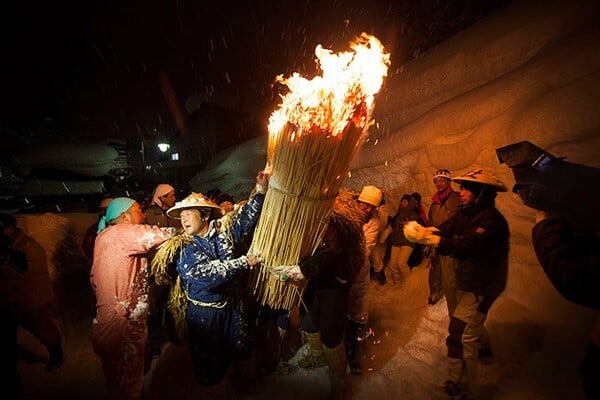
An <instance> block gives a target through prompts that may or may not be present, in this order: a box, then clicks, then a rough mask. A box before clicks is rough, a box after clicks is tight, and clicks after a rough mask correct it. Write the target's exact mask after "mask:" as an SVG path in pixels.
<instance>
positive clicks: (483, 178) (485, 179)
mask: <svg viewBox="0 0 600 400" xmlns="http://www.w3.org/2000/svg"><path fill="white" fill-rule="evenodd" d="M452 181H453V182H457V183H459V184H460V183H462V182H475V183H479V184H482V185H487V186H490V187H491V188H492V189H493V190H495V191H496V192H506V191H507V190H508V189H507V188H506V186H504V183H502V181H500V179H498V178H497V177H496V175H494V173H493V172H492V171H490V170H489V169H486V168H480V167H475V168H472V169H470V170H469V171H467V172H465V173H464V174H462V175H460V176H457V177H456V178H452Z"/></svg>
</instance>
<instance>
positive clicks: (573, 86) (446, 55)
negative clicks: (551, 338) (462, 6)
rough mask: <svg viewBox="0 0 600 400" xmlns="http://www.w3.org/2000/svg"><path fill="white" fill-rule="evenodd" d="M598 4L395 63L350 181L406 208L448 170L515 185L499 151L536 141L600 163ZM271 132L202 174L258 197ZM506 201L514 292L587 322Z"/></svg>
mask: <svg viewBox="0 0 600 400" xmlns="http://www.w3.org/2000/svg"><path fill="white" fill-rule="evenodd" d="M599 9H600V7H599V5H598V3H594V2H591V1H590V2H588V1H573V2H565V1H551V2H544V3H543V4H542V3H539V2H536V1H523V2H515V3H513V4H510V5H508V6H507V7H505V8H503V9H501V10H499V11H498V12H496V13H494V14H492V15H490V16H489V17H487V18H486V19H483V20H481V21H480V22H478V23H476V24H474V25H473V26H471V27H470V28H468V29H467V30H465V31H463V32H461V33H459V34H458V35H456V36H455V37H453V38H451V39H449V40H447V41H445V42H443V43H442V44H440V45H439V46H437V47H436V48H433V49H431V50H429V51H428V52H426V53H424V54H423V56H422V57H421V58H419V59H417V60H412V61H410V62H409V63H407V64H405V65H402V66H397V65H393V54H392V68H391V69H390V76H389V77H388V78H387V80H386V83H385V85H386V86H385V87H384V89H383V90H382V92H381V93H380V94H379V96H378V98H377V103H376V107H375V120H376V124H375V125H374V126H373V128H372V129H371V130H370V132H369V138H368V139H367V140H366V142H365V143H364V145H363V146H362V147H361V149H360V151H359V153H358V154H357V156H356V157H355V159H354V160H353V163H352V166H351V172H350V174H349V177H348V178H347V179H346V180H345V182H344V186H346V187H350V188H355V189H360V188H361V187H362V186H363V185H366V184H370V185H373V184H374V185H377V186H379V187H382V188H383V189H384V191H385V192H386V199H387V202H388V204H387V207H389V208H390V210H388V211H390V212H394V211H395V208H396V207H397V204H398V201H399V199H400V197H401V196H402V194H403V193H406V192H413V191H418V192H420V193H421V194H422V195H423V199H424V206H425V207H426V208H427V207H429V203H430V199H431V196H432V195H433V193H434V186H433V183H432V180H431V176H432V174H433V172H434V171H435V170H436V169H439V168H448V169H450V170H452V171H453V173H454V174H460V173H461V172H464V171H466V170H467V169H469V168H471V167H472V166H475V165H479V166H484V167H488V168H491V169H492V170H493V171H494V172H495V173H496V174H497V176H498V177H499V178H500V179H502V180H503V181H504V183H505V184H506V185H507V186H508V187H512V185H513V184H514V178H513V175H512V173H511V171H510V169H509V168H508V167H506V165H504V164H499V162H498V158H497V156H496V153H495V150H496V149H497V148H499V147H503V146H506V145H508V144H511V143H515V142H519V141H522V140H529V141H531V142H533V143H534V144H536V145H538V146H540V147H542V148H544V149H546V150H547V151H549V152H550V153H552V154H554V155H556V156H567V157H568V160H569V161H572V162H576V163H581V164H585V165H590V166H595V167H600V157H599V156H600V151H599V150H598V149H599V148H600V147H599V145H600V134H599V132H600V102H599V101H598V99H599V98H600V51H599V50H600V45H599V43H600V30H599V29H598V25H597V21H598V20H599V18H600V10H599ZM265 147H266V138H264V137H263V138H258V139H253V140H251V141H248V142H246V143H244V144H242V145H240V146H237V147H235V148H232V149H230V150H229V151H227V152H224V153H223V154H221V156H220V157H219V158H218V159H217V160H215V161H214V162H213V163H212V164H211V165H210V166H209V167H208V168H207V169H205V170H204V171H202V172H201V173H199V174H198V175H197V176H196V177H195V178H194V179H193V180H192V187H193V188H194V190H197V191H206V190H208V189H210V188H213V187H218V188H221V189H222V190H223V191H226V192H230V193H232V194H233V195H234V196H236V198H238V199H239V198H243V197H245V196H247V194H248V192H249V190H250V189H251V188H252V186H253V181H254V176H255V174H256V171H258V170H260V169H261V168H262V166H263V164H264V160H265ZM497 206H498V208H499V209H500V211H501V212H502V213H503V214H504V215H505V216H506V218H507V219H508V222H509V225H510V229H511V250H510V275H509V283H508V287H507V290H506V292H505V293H504V295H503V296H507V297H509V298H511V299H512V300H514V301H516V302H518V303H519V304H521V305H523V306H524V307H526V308H528V309H530V310H532V311H533V312H534V313H535V314H536V315H537V316H538V317H539V319H540V320H542V321H543V320H547V321H553V322H557V323H560V324H561V325H563V324H564V325H576V326H579V327H581V329H582V330H586V329H587V328H586V326H589V319H590V313H589V312H588V311H587V310H585V309H584V308H583V307H579V306H576V305H573V304H571V303H569V302H567V301H565V300H563V299H562V298H561V297H560V295H558V293H557V292H556V291H555V290H554V289H553V288H552V286H551V285H550V283H549V281H548V280H547V278H546V277H545V275H544V273H543V271H542V270H541V268H540V267H539V265H538V263H537V260H536V258H535V254H534V252H533V249H532V247H531V236H530V232H531V228H532V227H533V225H534V223H535V212H534V210H532V209H530V208H528V207H526V206H524V205H523V204H522V202H521V200H520V198H519V197H518V196H517V195H516V194H512V193H510V192H508V193H502V194H500V195H499V196H498V199H497Z"/></svg>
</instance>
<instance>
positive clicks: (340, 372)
mask: <svg viewBox="0 0 600 400" xmlns="http://www.w3.org/2000/svg"><path fill="white" fill-rule="evenodd" d="M323 353H324V354H325V358H326V359H327V365H328V366H329V381H330V382H331V392H330V395H329V398H330V399H331V400H348V399H351V398H352V391H351V389H350V385H349V384H348V378H347V375H346V353H345V351H344V344H343V343H340V344H338V345H337V346H336V347H334V348H332V349H330V348H329V347H327V346H323Z"/></svg>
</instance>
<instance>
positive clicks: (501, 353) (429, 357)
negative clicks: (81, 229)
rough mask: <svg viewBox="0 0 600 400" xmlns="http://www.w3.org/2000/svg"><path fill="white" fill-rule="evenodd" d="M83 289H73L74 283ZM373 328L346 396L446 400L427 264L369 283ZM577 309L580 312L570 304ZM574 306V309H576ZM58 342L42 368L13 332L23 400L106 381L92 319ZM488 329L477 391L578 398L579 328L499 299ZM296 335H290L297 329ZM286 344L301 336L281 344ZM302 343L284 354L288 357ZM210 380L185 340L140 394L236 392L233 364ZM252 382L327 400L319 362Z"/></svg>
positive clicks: (38, 353)
mask: <svg viewBox="0 0 600 400" xmlns="http://www.w3.org/2000/svg"><path fill="white" fill-rule="evenodd" d="M80 288H81V287H80ZM370 289H371V290H370V303H371V327H372V329H373V331H374V333H375V334H374V336H372V337H371V338H369V339H368V340H367V342H366V344H365V345H364V349H363V350H364V352H363V357H364V358H363V365H364V367H365V371H364V373H363V374H362V375H361V376H353V375H350V376H349V379H350V382H351V385H352V388H353V393H354V398H355V399H357V400H360V399H369V400H373V399H398V398H404V399H444V398H445V397H444V395H443V393H442V391H441V384H442V383H443V381H444V380H445V363H444V360H445V357H444V354H445V345H444V340H445V337H446V326H447V323H448V317H447V315H446V305H445V303H444V302H440V303H438V304H437V305H435V306H429V305H427V304H426V299H427V295H428V293H427V290H428V289H427V268H426V266H421V267H418V268H415V269H414V270H413V272H412V274H411V276H410V277H409V278H408V280H407V282H406V284H405V285H404V286H402V287H400V286H390V285H386V286H385V287H383V288H381V287H379V286H378V285H377V284H376V283H372V286H371V288H370ZM69 296H71V297H72V298H76V297H78V296H82V298H81V301H79V302H76V303H73V304H72V307H73V308H72V310H71V311H72V315H81V312H82V310H83V309H85V308H86V307H87V306H86V305H85V304H86V301H87V300H85V299H86V298H87V295H86V293H85V290H83V289H82V290H81V291H80V293H79V294H76V293H74V292H71V294H70V295H69ZM574 310H575V311H580V312H581V313H583V314H585V310H583V309H579V308H574ZM583 314H582V315H583ZM61 326H62V331H63V340H64V344H65V352H66V355H65V356H66V358H65V364H64V365H63V366H62V367H61V368H59V369H58V370H55V371H52V372H47V371H46V370H45V364H44V363H45V351H44V349H43V347H41V346H40V345H39V344H37V343H36V342H35V340H34V339H33V338H32V337H31V336H29V335H28V334H26V333H25V332H20V335H19V341H20V344H21V349H22V361H21V362H20V365H19V369H20V373H21V377H22V387H23V398H24V399H64V400H67V399H82V398H88V399H101V398H103V394H104V387H103V385H104V382H103V377H102V372H101V368H100V363H99V361H98V359H97V357H96V356H95V355H94V353H93V351H92V348H91V343H90V339H89V337H90V319H89V318H87V317H85V318H81V319H78V320H76V321H68V320H62V321H61ZM488 327H489V330H490V333H491V336H492V340H493V346H494V359H493V363H491V364H490V365H481V368H480V382H479V384H480V398H481V399H545V400H548V399H563V398H569V399H574V400H577V399H583V395H582V393H581V391H580V389H579V381H578V378H577V373H576V371H577V364H578V362H579V360H580V359H581V356H582V354H583V349H584V345H585V341H586V331H585V327H584V328H581V329H580V328H575V329H573V330H570V329H569V328H568V325H567V324H565V325H560V326H557V325H553V324H549V323H545V322H543V321H539V320H537V319H536V314H534V313H532V312H530V311H529V310H527V309H525V308H523V307H522V306H520V305H519V304H517V303H515V302H513V301H511V300H510V299H507V298H500V299H499V301H498V302H497V303H496V305H495V306H494V307H493V308H492V310H491V313H490V318H489V321H488ZM293 337H294V338H298V337H299V336H298V334H297V333H295V335H294V336H293ZM287 344H288V345H289V346H288V347H294V346H295V345H298V344H299V342H297V341H293V343H290V341H288V343H287ZM301 353H302V349H301V350H300V351H299V352H298V353H297V354H296V355H295V357H294V358H292V360H291V361H292V363H294V362H296V361H297V359H298V358H299V357H300V355H301ZM231 372H232V373H231V374H230V376H228V378H227V379H226V381H224V382H223V383H222V384H221V385H219V386H217V387H216V388H212V389H206V388H203V387H200V386H199V385H197V384H196V383H195V381H194V379H193V377H192V372H191V364H190V359H189V356H188V353H187V349H186V348H185V347H184V346H175V345H169V346H167V347H166V348H165V349H164V352H163V355H162V357H161V358H160V359H158V360H156V361H155V362H154V363H153V368H152V373H151V374H149V375H148V376H147V379H146V381H147V382H146V386H147V390H148V392H147V396H146V397H145V398H147V399H163V398H177V399H216V398H219V399H222V398H235V394H234V393H235V389H234V388H235V386H237V384H238V383H239V382H240V380H239V379H236V378H235V376H236V375H235V371H233V370H232V371H231ZM253 378H254V379H251V382H254V383H256V393H255V394H253V395H246V396H243V397H241V398H244V399H250V400H262V399H274V398H284V399H287V398H294V399H316V400H318V399H326V398H327V395H328V391H329V383H328V379H327V369H326V368H325V367H323V368H320V369H318V370H316V371H310V372H309V371H304V370H301V369H299V370H297V371H296V372H294V373H292V374H290V375H287V376H281V375H277V374H270V375H268V374H265V373H258V374H257V375H256V376H255V377H253Z"/></svg>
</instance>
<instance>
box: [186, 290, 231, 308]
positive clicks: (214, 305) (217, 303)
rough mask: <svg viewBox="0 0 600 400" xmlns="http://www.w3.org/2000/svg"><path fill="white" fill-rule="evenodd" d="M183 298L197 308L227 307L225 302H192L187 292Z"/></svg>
mask: <svg viewBox="0 0 600 400" xmlns="http://www.w3.org/2000/svg"><path fill="white" fill-rule="evenodd" d="M185 297H187V299H188V300H189V301H190V303H192V304H193V305H195V306H199V307H209V308H224V307H225V306H226V305H227V300H221V301H217V302H214V303H205V302H203V301H199V300H194V299H192V298H190V296H188V294H187V292H186V293H185Z"/></svg>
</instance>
